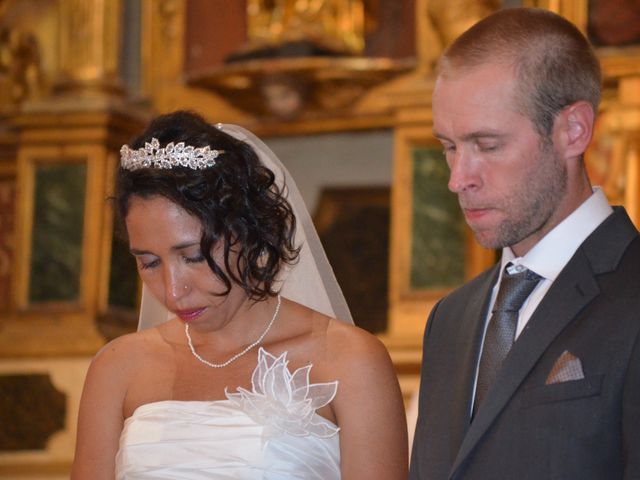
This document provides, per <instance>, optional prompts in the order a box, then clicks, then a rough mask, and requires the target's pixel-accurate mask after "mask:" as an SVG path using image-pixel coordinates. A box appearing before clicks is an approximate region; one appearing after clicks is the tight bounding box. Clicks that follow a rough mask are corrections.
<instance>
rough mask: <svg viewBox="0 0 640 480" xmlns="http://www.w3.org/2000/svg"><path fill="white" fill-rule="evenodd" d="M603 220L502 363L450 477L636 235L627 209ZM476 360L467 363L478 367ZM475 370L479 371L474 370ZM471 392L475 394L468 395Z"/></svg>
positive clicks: (595, 293)
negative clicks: (598, 275)
mask: <svg viewBox="0 0 640 480" xmlns="http://www.w3.org/2000/svg"><path fill="white" fill-rule="evenodd" d="M614 210H615V213H614V214H613V215H611V216H610V217H609V218H608V219H607V220H605V221H604V222H603V223H602V225H600V226H599V227H598V228H597V229H596V230H595V231H594V232H593V233H592V235H591V236H590V237H589V238H587V240H585V242H584V243H583V245H582V246H581V247H580V248H579V249H578V250H577V251H576V253H575V254H574V256H573V257H572V259H571V260H570V261H569V263H568V264H567V266H566V267H565V268H564V270H563V271H562V272H561V274H560V275H559V276H558V278H556V280H555V282H554V283H553V285H552V286H551V288H550V289H549V291H548V292H547V294H546V295H545V297H544V298H543V300H542V302H541V303H540V305H538V308H537V309H536V311H535V312H534V314H533V315H532V317H531V319H530V320H529V322H528V323H527V326H526V327H525V329H524V330H523V332H522V333H521V335H520V336H519V337H518V340H517V341H516V343H515V344H514V345H513V347H512V349H511V351H510V352H509V354H508V355H507V358H506V359H505V361H504V364H503V368H502V370H501V371H500V372H499V374H498V377H497V378H496V381H495V384H494V386H493V387H492V388H491V389H490V390H489V392H487V396H486V398H485V400H484V403H483V405H482V407H481V408H480V409H479V410H478V412H477V414H476V417H475V419H474V420H473V422H472V424H471V425H470V426H469V430H468V432H467V435H466V436H465V437H464V440H463V441H462V445H461V446H460V450H459V451H458V455H457V457H456V460H455V461H454V463H453V467H452V469H451V471H450V475H451V476H453V475H454V474H455V472H456V470H457V469H458V468H459V467H460V465H461V464H462V463H463V462H464V460H465V459H466V458H467V456H468V455H469V453H470V452H471V451H472V450H473V448H474V447H475V446H476V444H477V443H478V441H479V440H480V439H481V438H482V436H483V435H484V434H485V432H486V431H487V429H488V428H489V427H490V426H491V424H492V423H493V422H494V421H495V420H496V418H497V416H498V415H499V414H500V412H501V411H502V410H503V408H504V407H505V405H506V404H507V402H508V401H509V400H510V398H511V397H512V396H513V394H514V393H515V391H516V390H517V388H518V387H519V386H520V384H521V383H522V381H523V380H524V379H525V377H526V376H527V375H528V373H529V372H530V371H531V369H532V368H533V367H534V366H535V364H536V363H537V361H538V360H539V359H540V357H541V356H542V355H543V353H544V352H545V350H546V349H547V347H548V346H549V345H550V344H551V342H553V340H554V339H555V338H556V337H557V336H558V335H559V334H560V332H562V330H563V329H564V328H565V327H566V326H567V325H568V324H569V323H570V322H571V321H572V320H573V319H574V318H575V317H576V316H577V315H578V313H579V312H580V311H581V310H582V309H583V308H584V307H585V306H586V305H587V304H588V303H589V302H591V300H593V298H595V297H596V296H597V295H598V293H599V287H598V283H597V281H596V275H597V274H601V273H604V272H608V271H612V270H614V269H615V268H616V266H617V265H618V262H619V261H620V259H621V257H622V255H623V253H624V251H625V250H626V248H627V246H628V245H629V243H630V242H631V241H632V240H633V239H634V238H636V237H637V235H638V233H637V230H636V229H635V227H634V226H633V223H632V222H631V220H630V219H629V217H628V216H627V214H626V212H625V211H624V209H620V208H615V209H614ZM476 362H477V358H475V359H471V360H470V362H469V365H473V366H474V368H475V365H476ZM474 371H475V370H474ZM469 396H471V393H469Z"/></svg>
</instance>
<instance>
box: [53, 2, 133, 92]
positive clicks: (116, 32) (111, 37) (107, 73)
mask: <svg viewBox="0 0 640 480" xmlns="http://www.w3.org/2000/svg"><path fill="white" fill-rule="evenodd" d="M58 8H59V9H60V11H59V18H60V71H61V78H60V81H59V85H58V86H59V87H60V88H62V89H65V88H70V87H81V88H85V87H88V86H90V87H98V90H100V89H104V90H113V89H114V88H116V89H117V88H118V86H119V72H118V65H119V55H120V44H121V39H120V21H121V15H120V8H121V3H120V0H91V1H87V0H65V1H64V2H60V3H59V7H58Z"/></svg>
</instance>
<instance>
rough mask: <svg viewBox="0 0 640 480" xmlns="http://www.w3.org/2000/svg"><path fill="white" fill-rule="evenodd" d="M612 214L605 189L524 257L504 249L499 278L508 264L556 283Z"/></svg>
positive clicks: (574, 212)
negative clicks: (574, 256)
mask: <svg viewBox="0 0 640 480" xmlns="http://www.w3.org/2000/svg"><path fill="white" fill-rule="evenodd" d="M611 213H613V209H612V208H611V206H610V205H609V202H608V201H607V197H606V196H605V194H604V192H603V191H602V189H600V188H599V187H595V188H594V189H593V193H592V194H591V196H590V197H589V198H587V199H586V200H585V201H584V202H583V203H582V204H581V205H580V206H579V207H578V208H577V209H575V210H574V211H573V212H572V213H571V214H570V215H569V216H568V217H567V218H565V219H564V220H563V221H562V222H560V223H559V224H558V225H556V226H555V227H554V228H553V229H552V230H551V231H550V232H549V233H547V234H546V235H545V236H544V237H543V238H542V239H541V240H540V241H539V242H538V243H537V244H535V245H534V247H533V248H532V249H531V250H529V251H528V252H527V253H526V254H525V255H524V256H523V257H519V258H516V256H515V255H514V253H513V251H512V250H511V248H510V247H505V248H504V249H503V250H502V260H501V268H500V272H501V273H500V275H502V271H503V270H504V268H505V266H506V265H507V263H509V262H512V263H513V264H515V265H518V264H521V265H524V266H525V267H527V268H528V269H529V270H532V271H534V272H536V273H537V274H538V275H540V276H542V277H544V278H546V279H548V280H551V281H553V280H555V279H556V277H557V276H558V275H559V274H560V271H562V269H563V268H564V267H565V265H566V264H567V263H569V260H570V259H571V257H573V254H574V253H576V250H578V247H579V246H580V245H581V244H582V242H584V241H585V240H586V239H587V237H588V236H589V235H591V233H592V232H593V231H594V230H595V229H596V228H598V226H599V225H600V224H601V223H602V222H603V221H604V219H605V218H607V217H608V216H609V215H611Z"/></svg>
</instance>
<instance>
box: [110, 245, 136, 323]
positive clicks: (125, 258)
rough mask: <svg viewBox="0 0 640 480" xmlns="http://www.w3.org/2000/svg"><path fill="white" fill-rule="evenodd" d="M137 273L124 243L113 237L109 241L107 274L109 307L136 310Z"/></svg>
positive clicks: (127, 247) (133, 261)
mask: <svg viewBox="0 0 640 480" xmlns="http://www.w3.org/2000/svg"><path fill="white" fill-rule="evenodd" d="M137 294H138V271H137V269H136V262H135V260H134V258H133V257H132V256H131V254H130V253H129V246H128V245H127V244H126V242H125V241H124V240H122V239H120V238H119V237H118V235H114V236H113V239H112V241H111V270H110V273H109V305H113V306H117V307H122V308H125V309H131V310H135V309H136V308H137Z"/></svg>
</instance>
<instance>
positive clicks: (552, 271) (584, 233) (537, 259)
mask: <svg viewBox="0 0 640 480" xmlns="http://www.w3.org/2000/svg"><path fill="white" fill-rule="evenodd" d="M612 213H613V209H612V208H611V206H610V205H609V202H608V201H607V198H606V197H605V195H604V193H603V192H602V190H601V189H600V188H598V187H595V188H594V189H593V193H592V194H591V196H590V197H589V198H588V199H587V200H585V201H584V202H583V203H582V205H580V206H579V207H578V208H577V209H576V210H574V211H573V212H572V213H571V215H569V216H568V217H567V218H565V219H564V220H563V221H562V222H560V223H559V224H558V225H556V226H555V227H554V228H553V230H551V231H550V232H549V233H547V234H546V235H545V236H544V237H543V238H542V239H541V240H540V241H539V242H538V243H537V244H536V245H535V246H534V247H533V248H532V249H531V250H529V251H528V252H527V253H526V254H525V255H524V256H523V257H516V256H515V255H514V253H513V251H512V250H511V248H509V247H505V248H504V249H503V250H502V259H501V261H500V275H499V277H498V281H497V282H496V284H495V285H494V286H493V291H492V293H491V301H490V303H489V309H488V313H487V318H486V321H485V334H486V330H487V325H488V324H489V319H490V318H491V311H492V310H493V304H494V303H495V300H496V296H497V295H498V287H499V285H500V281H501V280H502V272H503V271H504V269H505V267H506V265H507V264H508V263H509V262H511V263H512V264H513V266H512V267H510V268H514V269H517V266H519V265H522V266H524V267H526V268H528V269H529V270H531V271H533V272H535V273H537V274H538V275H540V276H541V277H542V280H540V283H538V285H537V286H536V288H534V290H533V291H532V292H531V294H530V295H529V298H527V299H526V300H525V301H524V303H523V304H522V307H521V308H520V311H519V313H518V326H517V328H516V338H518V336H519V335H520V333H521V332H522V330H523V329H524V327H525V326H526V325H527V322H528V321H529V319H530V318H531V315H532V314H533V312H534V311H535V310H536V308H537V307H538V305H539V304H540V302H541V301H542V298H543V297H544V296H545V294H546V293H547V291H548V290H549V288H550V287H551V285H552V284H553V282H554V281H555V279H556V278H557V277H558V275H559V274H560V272H561V271H562V269H563V268H564V267H565V266H566V265H567V263H569V260H570V259H571V257H573V255H574V253H576V250H578V247H580V245H581V244H582V242H584V241H585V240H586V239H587V237H588V236H589V235H591V233H592V232H593V231H594V230H595V229H596V228H598V226H599V225H600V224H601V223H602V222H603V221H604V220H605V219H606V218H607V217H608V216H609V215H611V214H612ZM510 272H511V270H510ZM483 343H484V334H483ZM480 355H482V349H481V351H480ZM479 363H480V362H478V364H479ZM477 380H478V372H477V369H476V383H477ZM474 391H475V387H474Z"/></svg>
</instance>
